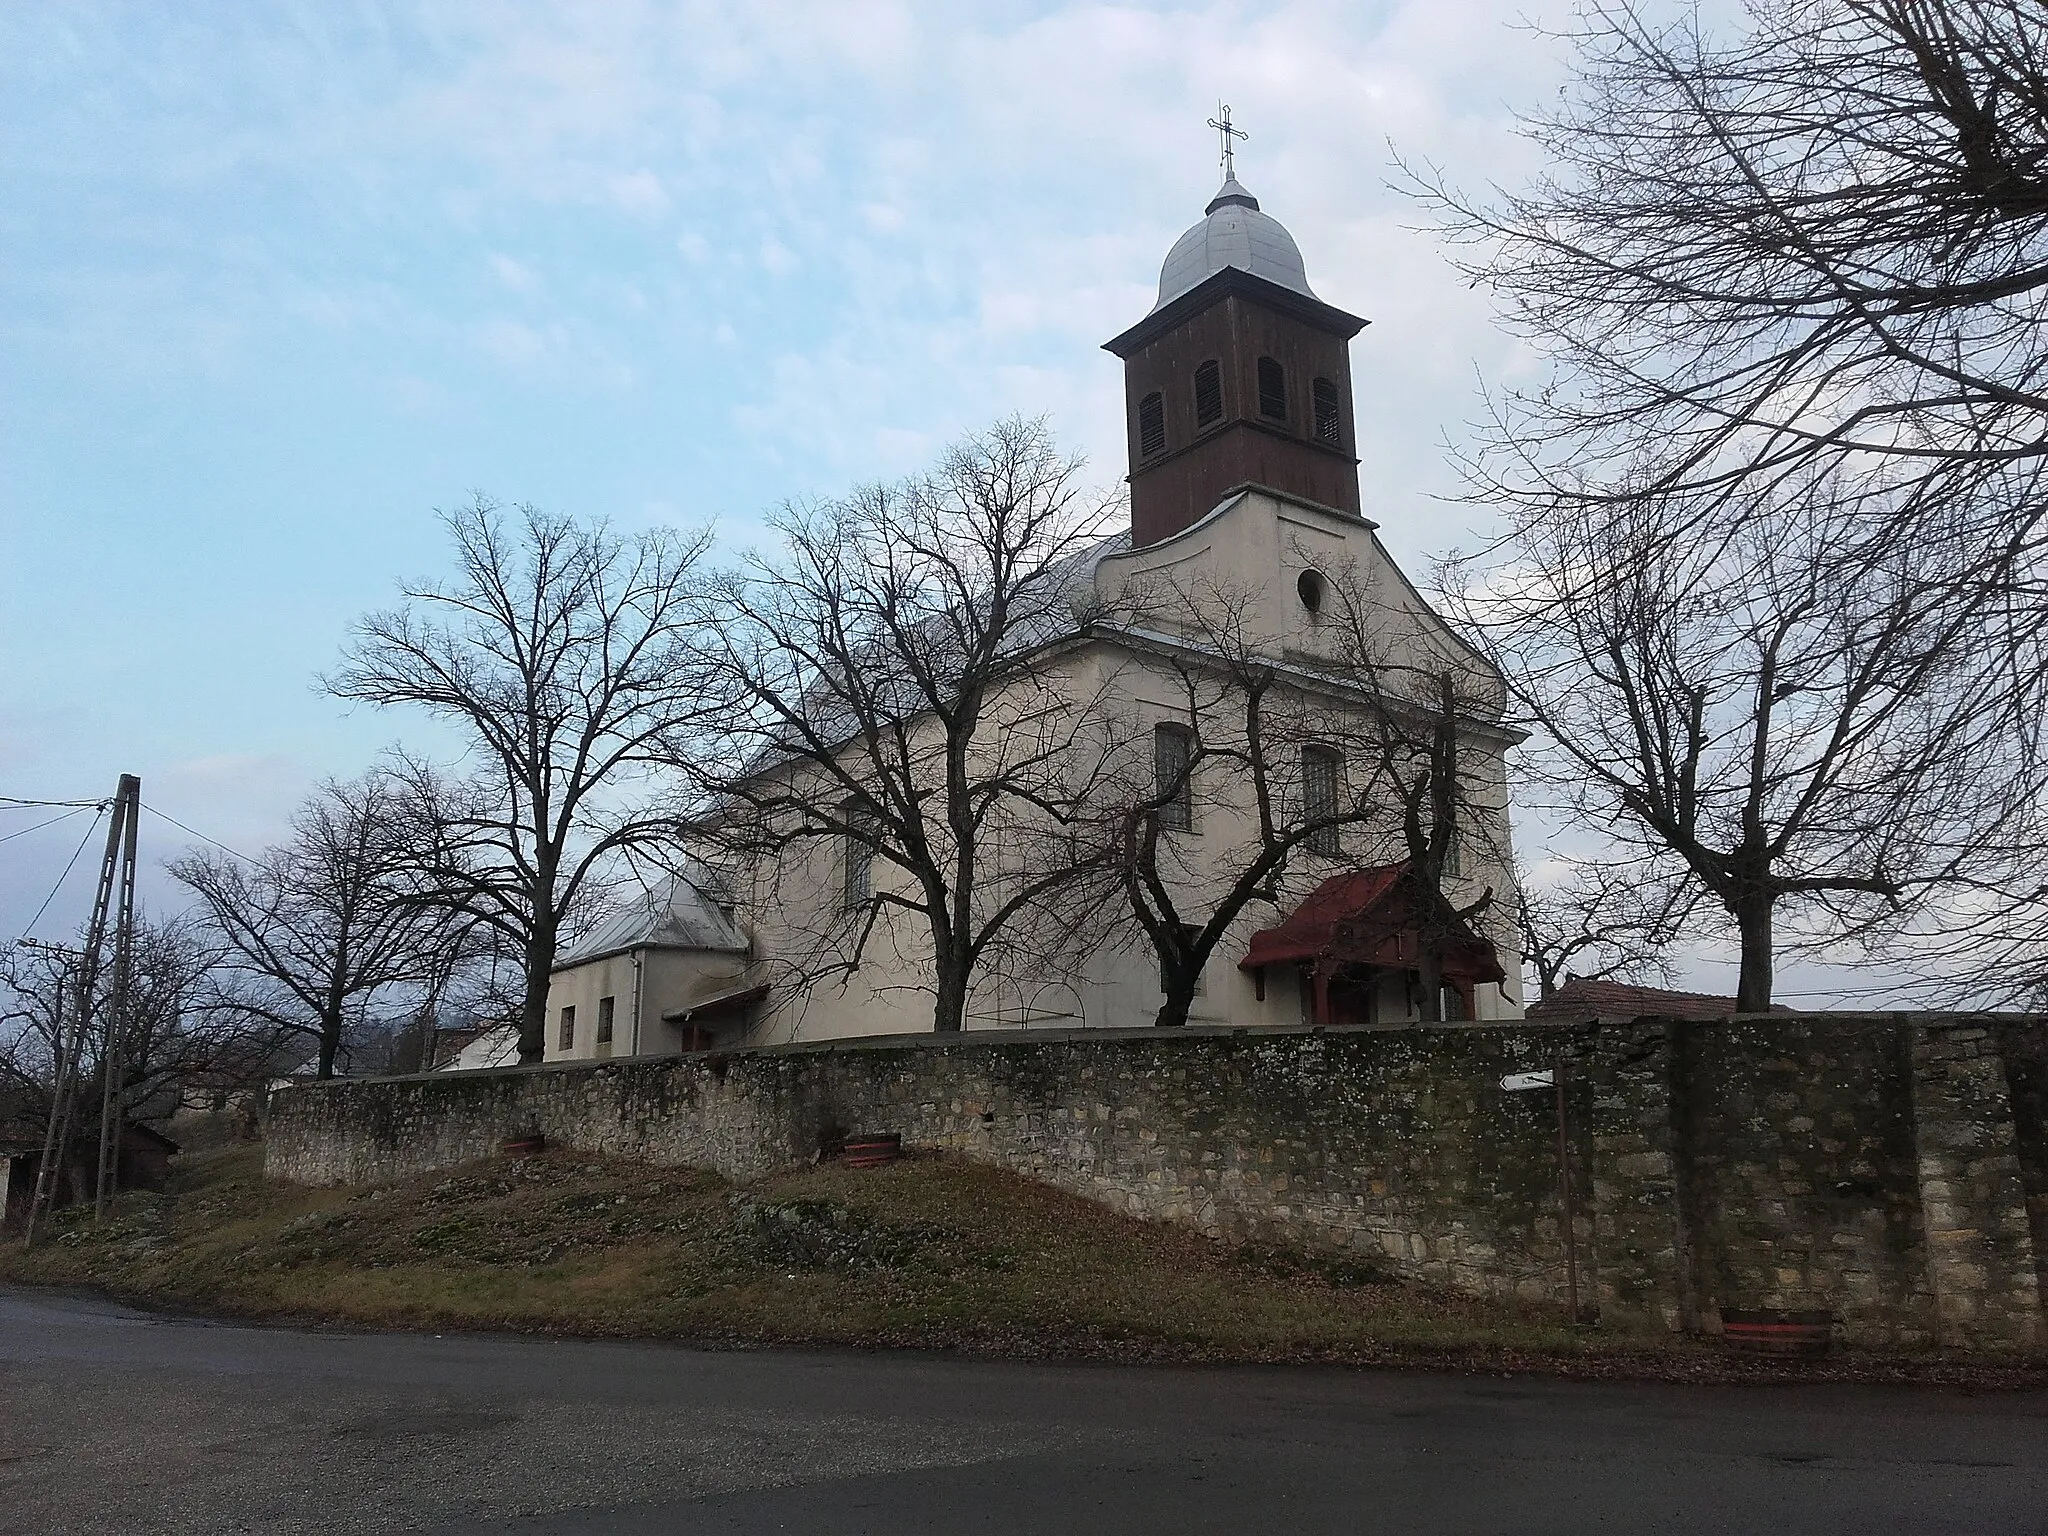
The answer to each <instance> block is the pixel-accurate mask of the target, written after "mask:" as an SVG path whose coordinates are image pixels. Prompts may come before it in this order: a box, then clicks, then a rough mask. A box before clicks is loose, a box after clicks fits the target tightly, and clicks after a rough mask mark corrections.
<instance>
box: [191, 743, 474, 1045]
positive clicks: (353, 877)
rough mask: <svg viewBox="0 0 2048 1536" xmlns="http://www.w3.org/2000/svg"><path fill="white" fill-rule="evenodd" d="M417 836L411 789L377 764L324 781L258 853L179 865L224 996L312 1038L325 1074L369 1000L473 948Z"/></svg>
mask: <svg viewBox="0 0 2048 1536" xmlns="http://www.w3.org/2000/svg"><path fill="white" fill-rule="evenodd" d="M408 834H409V822H408V818H407V817H406V815H405V806H404V801H403V786H402V785H400V784H399V783H398V781H396V780H395V779H393V778H392V777H391V776H389V775H387V774H382V773H376V772H372V773H366V774H364V775H362V776H361V777H360V778H356V779H353V780H348V781H345V782H342V781H330V782H328V783H326V784H323V785H321V786H320V788H319V790H318V791H317V792H316V793H315V794H314V795H313V796H311V797H310V798H309V799H308V800H307V801H306V802H305V803H304V804H303V805H301V806H300V807H299V809H298V810H297V811H296V812H295V813H294V815H293V817H292V822H291V836H290V838H289V839H288V840H287V841H286V842H284V843H282V844H280V845H279V846H277V847H275V848H271V849H268V850H266V851H265V852H264V854H263V856H262V857H261V858H259V859H257V860H255V861H253V862H249V861H245V860H242V859H240V858H238V857H236V856H234V855H230V854H227V853H223V852H217V851H213V850H200V851H197V852H194V853H190V854H187V855H186V856H185V857H184V858H182V859H179V860H178V861H177V862H176V863H174V864H172V866H171V873H172V874H173V875H174V876H175V877H176V878H177V879H178V880H180V881H182V882H183V883H184V884H185V885H186V886H187V887H188V888H189V889H190V890H191V891H192V893H193V894H194V895H195V896H197V897H198V898H199V903H200V914H201V920H202V921H203V923H204V924H205V926H206V928H207V930H208V932H209V933H210V934H211V936H212V938H213V940H214V942H215V943H216V944H217V945H218V947H219V950H220V955H221V959H220V963H219V965H218V966H217V967H216V968H215V978H216V984H217V998H216V1001H217V1004H218V1006H221V1007H224V1008H231V1009H233V1010H236V1011H239V1012H240V1013H242V1014H243V1015H245V1016H246V1017H247V1018H249V1019H250V1020H252V1021H258V1022H260V1023H261V1024H263V1025H266V1026H268V1027H269V1029H270V1030H271V1031H273V1032H274V1033H275V1035H276V1036H277V1037H278V1038H279V1039H289V1038H292V1037H299V1038H301V1039H302V1040H309V1041H311V1042H312V1044H313V1046H314V1048H315V1050H316V1052H317V1056H316V1068H315V1070H316V1072H317V1075H318V1076H320V1077H331V1076H333V1075H334V1071H335V1067H336V1064H337V1060H338V1058H339V1057H340V1055H341V1053H342V1051H343V1049H344V1046H345V1044H346V1041H347V1038H348V1032H349V1030H350V1028H351V1026H353V1025H354V1024H355V1023H357V1022H358V1021H359V1020H360V1019H361V1018H362V1017H363V1016H364V1013H365V1010H367V1009H369V1008H370V1007H372V1006H373V1005H374V1004H375V1003H377V1002H379V1001H382V1000H384V999H385V998H386V997H387V996H388V995H389V994H391V993H393V992H394V991H396V990H399V989H404V988H412V987H422V986H425V985H427V984H428V983H429V982H430V981H432V980H433V979H434V978H435V977H436V976H438V975H440V974H441V973H442V972H444V971H445V969H446V968H448V967H449V966H450V965H452V964H453V963H455V959H456V957H457V956H458V955H459V954H460V952H461V950H462V948H463V928H464V926H465V925H464V923H463V922H462V921H461V920H459V919H456V918H453V917H451V915H450V914H449V913H447V912H446V911H445V910H442V909H440V908H437V907H435V906H432V905H429V904H428V903H427V901H425V900H424V899H423V898H424V897H425V896H427V895H429V894H431V893H430V892H428V891H426V890H424V889H423V887H422V883H421V879H420V874H419V864H418V858H417V849H416V848H415V846H414V845H413V843H412V840H411V838H410V836H409V835H408Z"/></svg>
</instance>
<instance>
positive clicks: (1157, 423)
mask: <svg viewBox="0 0 2048 1536" xmlns="http://www.w3.org/2000/svg"><path fill="white" fill-rule="evenodd" d="M1165 447H1166V396H1164V395H1162V394H1160V393H1159V391H1158V390H1156V389H1155V390H1153V391H1152V393H1151V394H1149V395H1147V396H1146V397H1145V398H1144V399H1142V400H1140V401H1139V402H1138V455H1139V457H1140V458H1150V457H1151V456H1152V455H1153V454H1155V453H1158V452H1160V451H1162V450H1163V449H1164V448H1165Z"/></svg>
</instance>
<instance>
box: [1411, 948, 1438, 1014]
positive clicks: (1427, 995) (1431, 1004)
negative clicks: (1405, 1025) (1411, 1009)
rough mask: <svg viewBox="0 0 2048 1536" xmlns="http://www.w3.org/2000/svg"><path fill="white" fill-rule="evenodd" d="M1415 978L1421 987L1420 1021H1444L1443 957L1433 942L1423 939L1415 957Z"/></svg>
mask: <svg viewBox="0 0 2048 1536" xmlns="http://www.w3.org/2000/svg"><path fill="white" fill-rule="evenodd" d="M1415 970H1416V978H1417V981H1418V983H1419V984H1420V986H1421V988H1422V1022H1423V1023H1425V1024H1441V1023H1443V1021H1444V959H1443V956H1442V955H1441V954H1439V953H1438V952H1437V947H1436V946H1435V945H1434V944H1431V943H1428V942H1427V941H1425V942H1424V943H1423V945H1422V952H1421V953H1420V954H1418V955H1417V956H1416V957H1415Z"/></svg>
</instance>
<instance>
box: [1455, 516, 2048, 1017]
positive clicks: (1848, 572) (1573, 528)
mask: <svg viewBox="0 0 2048 1536" xmlns="http://www.w3.org/2000/svg"><path fill="white" fill-rule="evenodd" d="M1862 518H1863V509H1862V508H1861V507H1858V506H1849V507H1844V506H1842V505H1841V504H1840V503H1838V502H1836V501H1834V500H1831V499H1830V497H1829V494H1828V488H1827V487H1826V486H1825V485H1818V484H1814V485H1807V486H1805V487H1802V488H1801V491H1800V493H1798V494H1788V495H1786V496H1785V497H1784V499H1782V500H1780V501H1777V502H1775V503H1773V504H1768V505H1765V504H1759V503H1757V502H1754V501H1752V502H1749V503H1746V504H1745V506H1744V509H1743V515H1742V516H1740V517H1739V518H1736V519H1734V520H1733V521H1732V523H1731V525H1730V526H1729V527H1727V528H1725V529H1719V530H1714V529H1707V528H1704V527H1703V524H1702V516H1701V511H1700V509H1699V507H1698V506H1697V505H1696V504H1694V503H1692V502H1690V501H1688V500H1683V499H1681V500H1675V501H1674V500H1672V499H1669V498H1657V497H1646V498H1644V499H1642V500H1641V501H1639V502H1637V503H1634V504H1617V505H1616V506H1614V507H1609V508H1604V509H1580V511H1579V512H1578V513H1577V514H1576V515H1565V514H1564V513H1562V512H1561V511H1559V510H1557V509H1552V511H1551V512H1550V513H1549V514H1547V515H1546V516H1544V517H1542V518H1539V519H1531V520H1530V521H1529V522H1528V523H1526V524H1524V525H1523V526H1522V527H1521V528H1520V529H1519V530H1518V531H1517V535H1516V537H1515V539H1514V541H1513V543H1512V545H1511V546H1510V548H1511V556H1512V557H1511V559H1510V560H1509V561H1508V563H1507V564H1506V565H1505V567H1503V568H1501V569H1496V570H1494V571H1493V572H1491V573H1490V574H1489V575H1488V576H1487V577H1486V578H1485V579H1484V580H1481V579H1478V578H1476V577H1475V576H1474V575H1473V573H1472V572H1470V571H1469V570H1468V571H1465V572H1463V573H1462V580H1463V584H1462V585H1461V584H1460V581H1461V573H1460V572H1459V571H1458V569H1457V568H1456V567H1453V568H1452V570H1451V573H1450V585H1451V593H1450V595H1451V600H1452V601H1453V603H1454V604H1455V606H1456V607H1457V609H1458V610H1459V611H1461V612H1462V614H1463V616H1464V617H1465V618H1467V619H1468V620H1469V621H1470V623H1471V625H1472V627H1473V628H1474V630H1475V631H1476V632H1478V633H1480V634H1482V635H1483V636H1484V637H1485V638H1486V640H1487V643H1488V644H1489V646H1490V647H1491V648H1492V650H1493V652H1494V654H1495V655H1496V657H1497V658H1498V660H1499V662H1500V664H1501V666H1502V669H1503V671H1504V672H1505V673H1506V675H1507V677H1508V679H1509V683H1510V686H1511V688H1512V689H1513V692H1514V696H1515V701H1516V703H1517V705H1518V706H1519V707H1520V709H1521V710H1522V712H1523V713H1524V714H1526V716H1527V717H1528V718H1529V719H1530V720H1531V721H1532V722H1533V723H1534V724H1535V726H1536V728H1537V730H1538V732H1539V735H1540V737H1541V739H1542V741H1543V743H1544V746H1545V748H1546V752H1545V753H1544V754H1543V755H1540V756H1539V757H1538V758H1537V760H1536V762H1537V766H1538V767H1539V768H1540V769H1542V771H1543V772H1544V774H1545V775H1546V779H1547V783H1548V785H1549V787H1550V789H1551V790H1552V791H1553V792H1554V793H1555V795H1556V797H1557V800H1558V803H1560V804H1562V805H1563V806H1565V807H1566V808H1568V809H1570V810H1571V811H1573V812H1575V813H1576V814H1577V815H1578V816H1580V817H1581V818H1582V819H1584V820H1585V821H1586V822H1588V823H1589V824H1592V825H1595V826H1600V827H1606V828H1611V829H1612V830H1613V832H1614V834H1615V835H1616V836H1617V837H1618V838H1619V839H1620V840H1621V842H1622V843H1623V845H1624V846H1628V847H1632V848H1633V849H1634V851H1635V852H1636V853H1637V854H1638V855H1639V856H1640V857H1641V858H1642V859H1643V860H1644V862H1645V865H1646V872H1647V875H1648V877H1649V878H1651V879H1653V880H1655V879H1660V878H1677V879H1681V880H1683V881H1685V882H1686V883H1688V884H1689V885H1690V886H1691V888H1692V889H1693V890H1695V891H1697V892H1699V893H1701V894H1703V895H1705V896H1707V897H1709V898H1710V899H1711V902H1712V904H1713V905H1714V906H1716V907H1718V908H1719V909H1720V910H1721V912H1722V913H1724V914H1725V916H1726V919H1727V921H1728V922H1729V923H1730V924H1731V925H1732V926H1733V927H1734V929H1735V932H1736V936H1737V939H1738V942H1739V944H1740V947H1741V975H1740V979H1739V981H1738V984H1737V989H1736V1001H1737V1006H1738V1007H1739V1008H1742V1009H1743V1010H1745V1011H1761V1010H1763V1009H1765V1008H1767V1007H1768V1006H1769V1005H1770V996H1771V982H1772V970H1773V959H1774V955H1775V953H1776V952H1777V951H1778V950H1779V949H1780V948H1782V947H1784V941H1785V939H1786V935H1785V934H1784V933H1783V932H1782V931H1781V926H1780V922H1779V919H1780V909H1781V906H1783V905H1789V906H1790V907H1791V908H1792V909H1793V910H1794V912H1795V913H1796V915H1797V916H1798V917H1799V918H1800V919H1802V920H1804V921H1805V922H1806V923H1808V924H1809V925H1810V927H1809V928H1808V929H1807V930H1806V932H1805V934H1804V937H1805V938H1807V939H1809V940H1815V941H1818V940H1821V939H1829V938H1839V937H1841V936H1842V935H1844V934H1847V933H1853V932H1855V931H1857V930H1858V929H1859V928H1862V927H1865V926H1867V925H1870V924H1873V923H1881V922H1883V921H1886V920H1888V919H1889V918H1890V916H1891V915H1892V914H1894V913H1896V912H1897V911H1898V910H1899V909H1900V907H1901V905H1902V904H1903V903H1906V902H1909V901H1910V900H1912V899H1913V898H1914V897H1915V896H1917V895H1919V894H1921V893H1924V892H1925V891H1926V890H1927V889H1928V888H1929V887H1931V886H1934V885H1937V884H1939V883H1940V882H1942V881H1944V880H1946V879H1948V878H1951V877H1952V876H1953V874H1954V872H1955V870H1956V868H1957V867H1958V864H1959V862H1961V861H1963V860H1966V859H1967V858H1968V857H1969V856H1970V855H1971V854H1972V853H1973V851H1975V850H1977V849H1979V848H1981V847H1983V846H1985V845H1986V844H1987V843H1988V842H1992V841H1998V840H2000V839H2002V837H2003V835H2004V833H2005V830H2006V829H2007V828H2008V827H2009V826H2010V825H2011V824H2012V823H2013V821H2014V819H2015V818H2016V817H2017V816H2019V815H2020V814H2022V813H2023V811H2024V809H2025V807H2026V804H2027V802H2028V800H2029V798H2030V795H2031V790H2030V788H2029V786H2028V785H2027V783H2026V781H2025V780H2024V778H2019V777H2015V776H2014V774H2013V772H2012V762H2011V757H2010V753H2009V751H2008V750H2007V746H2008V743H2009V741H2010V738H2011V735H2012V730H2013V722H2012V721H2011V720H2010V719H2009V717H2008V711H2009V708H2010V701H2009V700H2007V701H2004V702H2005V707H2004V708H2001V707H2000V706H2001V700H2000V699H1998V698H1997V697H1991V698H1987V697H1986V696H1985V694H1984V691H1983V688H1982V682H1981V675H1980V674H1979V672H1978V670H1977V668H1976V666H1975V661H1976V658H1975V656H1974V655H1973V653H1972V647H1973V646H1974V645H1975V644H1976V643H1977V641H1978V639H1979V638H1980V637H1981V636H1983V635H1984V634H1985V633H1987V632H1990V633H1994V634H1995V633H1996V629H1997V619H1998V616H1999V612H2000V599H1999V596H1998V594H1997V593H1996V592H1995V591H1980V594H1979V599H1978V601H1977V603H1975V604H1966V603H1964V602H1961V601H1960V600H1959V599H1958V593H1959V591H1961V590H1963V589H1961V588H1960V587H1959V586H1958V585H1957V584H1956V583H1954V582H1953V581H1952V580H1951V577H1952V572H1953V566H1954V564H1956V563H1962V562H1967V561H1969V560H1970V559H1972V558H1973V556H1972V553H1971V552H1970V551H1969V550H1968V549H1967V548H1965V547H1962V546H1961V545H1959V544H1956V543H1953V542H1943V541H1936V542H1933V543H1929V544H1923V545H1914V546H1910V547H1908V546H1900V547H1897V548H1894V549H1892V550H1890V551H1882V550H1877V549H1873V548H1871V547H1870V546H1869V544H1868V542H1867V541H1866V540H1865V538H1864V536H1863V527H1862ZM1795 937H1798V935H1795Z"/></svg>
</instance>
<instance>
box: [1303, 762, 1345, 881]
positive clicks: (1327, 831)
mask: <svg viewBox="0 0 2048 1536" xmlns="http://www.w3.org/2000/svg"><path fill="white" fill-rule="evenodd" d="M1342 768H1343V759H1341V758H1340V757H1338V755H1337V754H1336V753H1335V752H1333V751H1332V750H1331V749H1330V748H1328V747H1303V748H1302V749H1301V818H1302V820H1303V821H1311V822H1313V821H1328V820H1329V819H1330V818H1331V817H1334V816H1335V815H1336V814H1337V781H1338V779H1339V777H1340V776H1341V770H1342ZM1308 851H1309V852H1310V853H1320V854H1323V855H1324V856H1326V857H1329V858H1334V857H1336V856H1337V855H1338V854H1340V853H1342V852H1343V851H1344V847H1343V841H1342V838H1341V837H1340V836H1339V833H1338V829H1337V828H1336V827H1335V826H1326V827H1317V828H1316V829H1315V830H1314V831H1313V832H1311V833H1309V835H1308Z"/></svg>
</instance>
